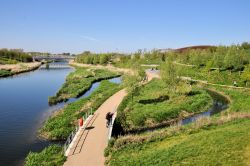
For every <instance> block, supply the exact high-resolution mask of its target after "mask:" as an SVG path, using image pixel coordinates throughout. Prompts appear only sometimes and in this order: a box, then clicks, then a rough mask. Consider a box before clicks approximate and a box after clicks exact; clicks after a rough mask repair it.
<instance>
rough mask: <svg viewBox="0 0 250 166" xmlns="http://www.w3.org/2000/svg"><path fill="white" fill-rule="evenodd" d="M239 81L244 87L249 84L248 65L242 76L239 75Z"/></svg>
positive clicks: (249, 68) (249, 71) (249, 72)
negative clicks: (240, 80) (243, 83)
mask: <svg viewBox="0 0 250 166" xmlns="http://www.w3.org/2000/svg"><path fill="white" fill-rule="evenodd" d="M241 79H242V80H243V81H244V82H245V85H246V86H247V85H248V83H249V82H250V67H249V65H248V66H247V67H245V69H244V71H243V74H242V75H241Z"/></svg>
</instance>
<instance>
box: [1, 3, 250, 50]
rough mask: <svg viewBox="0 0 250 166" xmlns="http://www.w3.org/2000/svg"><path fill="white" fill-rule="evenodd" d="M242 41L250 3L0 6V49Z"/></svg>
mask: <svg viewBox="0 0 250 166" xmlns="http://www.w3.org/2000/svg"><path fill="white" fill-rule="evenodd" d="M243 41H250V1H249V0H1V1H0V48H24V50H25V51H43V52H53V53H56V52H72V53H80V52H82V51H84V50H90V51H93V52H108V51H109V52H110V51H119V52H132V51H135V50H137V49H144V48H146V49H148V50H149V49H153V48H178V47H184V46H190V45H200V44H210V45H219V44H223V45H229V44H232V43H236V44H237V43H240V42H243Z"/></svg>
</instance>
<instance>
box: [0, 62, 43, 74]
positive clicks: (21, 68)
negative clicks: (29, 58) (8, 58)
mask: <svg viewBox="0 0 250 166" xmlns="http://www.w3.org/2000/svg"><path fill="white" fill-rule="evenodd" d="M41 65H42V63H41V62H30V63H18V64H8V65H1V64H0V77H8V76H12V75H16V74H20V73H24V72H29V71H32V70H36V69H37V68H39V67H40V66H41Z"/></svg>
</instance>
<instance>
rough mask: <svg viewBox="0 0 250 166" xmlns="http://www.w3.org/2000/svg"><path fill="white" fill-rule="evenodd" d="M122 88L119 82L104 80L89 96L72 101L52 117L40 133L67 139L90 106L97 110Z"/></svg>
mask: <svg viewBox="0 0 250 166" xmlns="http://www.w3.org/2000/svg"><path fill="white" fill-rule="evenodd" d="M120 89H121V86H120V85H118V84H115V83H111V82H109V81H107V80H104V81H102V82H101V84H100V86H99V87H98V88H97V89H96V90H95V91H93V92H92V94H91V95H90V96H89V97H86V98H82V99H79V100H77V101H75V102H73V103H70V104H69V105H67V106H66V107H65V108H64V109H63V110H61V111H60V112H58V113H56V114H55V115H54V116H52V117H50V118H49V119H48V120H47V121H46V123H45V124H44V126H43V127H42V129H41V130H40V135H41V136H42V137H45V138H47V139H51V140H64V139H66V138H67V137H68V135H69V134H70V133H71V131H73V129H74V128H75V125H76V124H77V119H78V118H80V117H81V116H83V115H84V114H85V112H86V111H87V110H88V109H89V108H90V107H91V108H92V109H93V111H96V109H98V107H99V106H100V105H101V104H102V103H103V102H104V101H105V100H107V99H108V98H109V97H110V96H112V95H113V94H114V93H115V92H117V91H119V90H120Z"/></svg>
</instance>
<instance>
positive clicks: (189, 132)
mask: <svg viewBox="0 0 250 166" xmlns="http://www.w3.org/2000/svg"><path fill="white" fill-rule="evenodd" d="M74 63H75V64H79V65H78V66H81V64H88V65H91V66H93V65H103V66H108V65H110V66H112V67H116V68H127V69H129V70H132V71H133V72H131V73H133V74H124V75H123V83H122V84H121V85H117V84H113V83H110V82H109V81H107V80H102V79H107V78H110V77H114V76H117V75H119V74H117V73H114V72H111V71H108V70H106V69H105V68H103V69H100V68H98V70H97V69H95V70H94V69H91V68H76V70H75V71H74V72H73V73H71V74H70V75H69V76H68V77H67V79H66V83H65V84H64V85H63V86H62V88H61V89H60V90H59V91H58V93H57V94H56V95H55V96H54V97H53V98H52V99H53V100H55V101H56V102H59V101H63V100H65V99H69V98H71V97H77V96H79V94H82V93H84V92H85V91H86V89H88V88H89V86H90V85H91V84H92V83H93V81H94V80H95V79H97V78H98V79H100V78H101V80H102V81H101V84H100V86H99V87H98V88H97V89H96V90H95V91H94V92H93V93H92V94H91V95H90V96H89V97H86V98H82V99H79V100H77V101H75V102H73V103H70V104H68V105H67V106H66V107H65V108H63V109H62V110H61V111H59V112H57V113H55V114H54V115H53V116H51V117H50V118H49V119H48V121H47V122H46V123H45V125H44V126H43V127H42V129H41V130H40V134H41V135H42V136H43V137H45V138H48V139H51V140H64V139H65V138H66V137H67V136H68V135H69V133H70V132H71V131H72V130H73V129H74V126H75V124H76V123H77V119H78V118H79V117H80V116H82V115H84V113H85V112H86V110H87V109H89V108H90V107H92V108H93V110H94V111H95V110H96V109H97V108H98V107H99V106H100V105H101V104H102V103H103V102H104V101H105V100H107V99H108V98H109V97H110V96H112V94H114V93H115V92H117V91H118V90H120V89H122V88H126V90H127V96H126V97H125V98H124V99H123V101H122V103H121V104H120V105H119V107H118V109H117V117H116V120H115V125H114V131H116V133H115V134H114V135H113V138H111V140H110V141H109V144H108V147H107V148H106V149H105V151H104V155H105V157H106V162H105V164H106V165H115V166H116V165H133V166H134V165H197V166H200V165H249V163H250V155H249V154H250V139H249V138H250V106H249V103H250V87H249V86H250V85H249V81H250V67H249V66H250V44H249V43H243V44H241V45H232V46H212V47H208V46H204V47H200V46H199V47H189V48H183V49H178V50H167V51H162V50H152V51H148V52H145V51H142V50H139V51H138V52H136V53H134V54H132V55H121V54H116V53H110V54H92V53H90V52H84V53H83V54H80V55H78V56H77V57H76V59H75V62H74ZM145 71H146V72H159V78H154V79H152V80H151V81H147V79H148V76H147V75H146V73H145ZM104 73H105V74H104ZM95 77H96V78H95ZM87 80H88V81H87ZM80 87H81V88H80ZM211 92H213V93H215V94H217V95H218V96H219V97H220V98H223V100H225V101H226V102H225V103H217V102H216V100H217V98H216V97H215V96H213V95H211ZM50 100H51V99H50ZM213 106H219V107H220V108H221V110H220V111H217V112H216V111H215V112H214V114H211V115H210V113H211V112H209V110H210V109H212V108H213ZM210 111H211V110H210ZM205 113H207V114H205ZM195 115H204V116H200V118H197V119H196V120H194V122H192V123H188V124H186V125H183V123H182V120H185V119H186V118H190V117H194V116H195ZM117 130H118V131H117ZM117 133H118V134H117ZM62 154H63V148H62V147H60V146H59V147H57V146H51V147H48V148H46V149H45V150H43V151H42V152H40V153H33V152H31V153H30V154H29V155H28V157H27V158H26V165H32V164H33V165H36V164H37V163H44V165H46V164H47V165H48V164H50V165H62V164H63V162H64V161H65V160H66V158H65V157H64V156H63V155H62ZM56 161H58V162H57V163H56Z"/></svg>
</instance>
